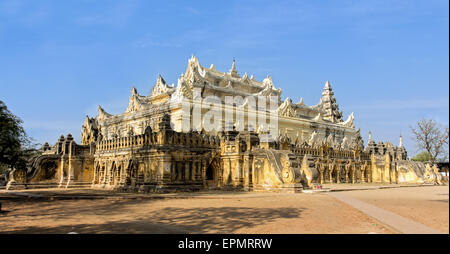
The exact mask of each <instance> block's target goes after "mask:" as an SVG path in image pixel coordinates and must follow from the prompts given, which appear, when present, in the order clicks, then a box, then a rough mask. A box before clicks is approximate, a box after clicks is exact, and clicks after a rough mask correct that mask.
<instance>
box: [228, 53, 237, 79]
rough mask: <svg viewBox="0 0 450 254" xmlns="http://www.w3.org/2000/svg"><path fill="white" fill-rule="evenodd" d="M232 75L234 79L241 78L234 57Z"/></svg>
mask: <svg viewBox="0 0 450 254" xmlns="http://www.w3.org/2000/svg"><path fill="white" fill-rule="evenodd" d="M230 75H231V76H233V77H239V75H238V73H237V70H236V60H235V58H234V57H233V64H232V65H231V69H230Z"/></svg>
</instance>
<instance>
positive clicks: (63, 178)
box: [58, 155, 66, 188]
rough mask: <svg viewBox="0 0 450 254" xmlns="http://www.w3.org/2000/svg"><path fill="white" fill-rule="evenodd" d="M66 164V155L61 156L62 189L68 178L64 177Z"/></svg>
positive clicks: (60, 181)
mask: <svg viewBox="0 0 450 254" xmlns="http://www.w3.org/2000/svg"><path fill="white" fill-rule="evenodd" d="M65 163H66V162H65V160H64V155H62V156H61V169H60V172H61V173H60V174H61V175H60V179H59V186H58V187H59V188H61V187H62V186H63V184H64V182H65V180H66V177H65V176H64V175H65V173H64V164H65Z"/></svg>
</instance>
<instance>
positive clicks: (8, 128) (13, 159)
mask: <svg viewBox="0 0 450 254" xmlns="http://www.w3.org/2000/svg"><path fill="white" fill-rule="evenodd" d="M30 144H31V140H30V138H29V137H28V136H27V134H26V133H25V130H24V128H23V127H22V120H21V119H20V118H18V117H17V116H15V115H14V114H13V113H11V112H10V111H9V110H8V108H7V107H6V105H5V103H3V101H0V168H3V169H5V168H19V167H20V168H24V167H25V166H26V162H27V158H28V155H29V153H30V152H31V151H32V150H35V149H33V148H31V147H30Z"/></svg>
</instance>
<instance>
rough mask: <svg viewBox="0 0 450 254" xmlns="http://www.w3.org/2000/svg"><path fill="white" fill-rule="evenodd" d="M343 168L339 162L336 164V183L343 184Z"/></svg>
mask: <svg viewBox="0 0 450 254" xmlns="http://www.w3.org/2000/svg"><path fill="white" fill-rule="evenodd" d="M341 168H342V165H341V164H340V163H339V162H337V164H336V183H341Z"/></svg>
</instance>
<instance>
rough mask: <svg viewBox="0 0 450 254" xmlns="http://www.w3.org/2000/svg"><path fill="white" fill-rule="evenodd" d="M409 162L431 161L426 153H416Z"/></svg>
mask: <svg viewBox="0 0 450 254" xmlns="http://www.w3.org/2000/svg"><path fill="white" fill-rule="evenodd" d="M411 160H413V161H421V162H427V161H431V156H430V154H429V153H428V152H421V153H418V154H417V155H416V156H414V157H413V158H411Z"/></svg>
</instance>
